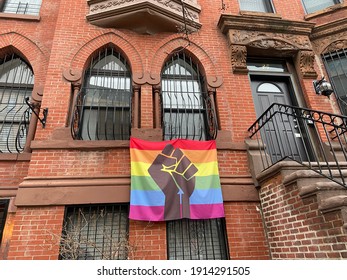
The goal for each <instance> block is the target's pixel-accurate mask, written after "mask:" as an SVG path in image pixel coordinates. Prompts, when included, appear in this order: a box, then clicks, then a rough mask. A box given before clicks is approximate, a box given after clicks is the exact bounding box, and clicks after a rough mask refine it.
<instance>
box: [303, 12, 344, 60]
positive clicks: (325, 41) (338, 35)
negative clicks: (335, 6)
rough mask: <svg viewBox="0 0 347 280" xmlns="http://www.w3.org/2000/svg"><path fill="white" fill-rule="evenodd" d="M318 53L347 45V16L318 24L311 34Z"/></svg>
mask: <svg viewBox="0 0 347 280" xmlns="http://www.w3.org/2000/svg"><path fill="white" fill-rule="evenodd" d="M310 37H311V40H312V45H313V46H314V48H315V50H316V52H317V53H318V54H323V53H326V52H331V51H336V50H340V49H343V48H346V47H347V18H343V19H340V20H337V21H333V22H328V23H326V24H322V25H319V26H316V27H315V28H314V29H313V32H312V35H311V36H310Z"/></svg>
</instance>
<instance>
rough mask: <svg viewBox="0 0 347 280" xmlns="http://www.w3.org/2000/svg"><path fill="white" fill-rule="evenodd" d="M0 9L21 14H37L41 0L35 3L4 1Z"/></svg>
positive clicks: (4, 11)
mask: <svg viewBox="0 0 347 280" xmlns="http://www.w3.org/2000/svg"><path fill="white" fill-rule="evenodd" d="M5 2H6V3H5V5H4V7H3V9H2V12H3V13H10V14H22V15H38V14H39V13H40V8H41V1H36V2H37V3H29V2H28V1H22V2H21V1H5Z"/></svg>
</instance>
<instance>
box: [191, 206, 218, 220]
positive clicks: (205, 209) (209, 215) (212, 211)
mask: <svg viewBox="0 0 347 280" xmlns="http://www.w3.org/2000/svg"><path fill="white" fill-rule="evenodd" d="M222 217H224V206H223V203H218V204H191V205H190V218H191V219H194V220H198V219H214V218H222Z"/></svg>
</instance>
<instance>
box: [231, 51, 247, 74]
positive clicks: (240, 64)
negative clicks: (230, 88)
mask: <svg viewBox="0 0 347 280" xmlns="http://www.w3.org/2000/svg"><path fill="white" fill-rule="evenodd" d="M230 55H231V65H232V68H233V72H234V73H247V72H248V70H247V64H246V60H247V48H246V46H239V45H231V46H230Z"/></svg>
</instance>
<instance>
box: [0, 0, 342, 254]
mask: <svg viewBox="0 0 347 280" xmlns="http://www.w3.org/2000/svg"><path fill="white" fill-rule="evenodd" d="M24 2H25V3H24ZM23 3H24V4H23ZM346 15H347V3H346V2H345V1H343V0H341V1H339V0H334V1H306V0H302V1H301V0H293V1H290V2H288V1H281V0H269V1H265V0H264V1H249V0H245V1H243V0H223V1H216V0H189V1H188V0H186V1H184V2H182V1H179V0H171V1H161V0H155V1H154V0H150V1H144V0H133V1H130V0H129V1H126V0H124V1H111V0H110V1H106V0H75V1H68V0H54V1H53V0H42V1H40V0H35V1H21V4H20V3H19V1H15V0H0V26H1V30H0V98H1V100H0V105H1V108H0V136H1V138H0V141H1V142H0V149H1V153H0V178H1V180H0V241H1V247H0V249H1V250H0V259H1V258H2V259H9V260H19V259H30V260H32V259H58V258H70V259H71V258H82V259H84V258H86V259H98V258H118V259H124V258H129V259H228V258H230V259H258V260H259V259H327V258H333V259H342V258H347V248H346V243H347V232H346V224H347V193H346V190H345V187H346V186H347V184H346V183H345V181H344V175H345V171H344V170H345V168H346V162H347V151H346V135H345V132H346V123H347V121H346V119H345V118H344V117H342V116H340V115H346V113H347V109H346V108H347V107H346V104H347V103H346V92H347V91H346V90H347V79H346V76H347V68H346V67H347V17H346ZM26 77H28V78H26ZM322 77H325V79H326V80H327V81H329V82H330V83H331V84H332V87H333V90H334V93H332V94H331V95H329V97H327V96H325V95H328V94H330V93H331V92H330V91H329V88H328V90H326V89H325V88H323V87H322V84H323V82H322V83H319V82H318V81H321V78H322ZM165 82H167V84H166V83H165ZM179 85H181V86H179ZM184 85H185V86H186V90H185V91H184V90H183V89H182V88H183V87H184ZM313 85H316V86H313ZM196 86H198V90H195V87H196ZM171 87H172V88H171ZM192 88H194V89H192ZM317 92H318V94H317ZM177 94H181V95H180V96H181V97H180V98H178V99H177V97H175V96H177ZM27 97H28V99H27ZM165 98H169V100H166V99H165ZM174 98H176V99H174ZM185 98H186V99H185ZM192 99H194V100H195V99H196V100H198V101H191V100H192ZM105 100H107V102H106V101H105ZM165 100H166V101H165ZM103 102H106V103H103ZM108 102H109V103H108ZM189 102H191V103H189ZM272 103H276V104H277V103H278V104H283V106H282V105H276V106H277V107H278V108H277V109H276V110H277V111H275V113H274V111H271V110H272V109H270V110H269V111H267V112H269V113H268V114H265V115H262V114H263V113H264V112H265V111H266V110H267V109H268V107H270V106H271V104H272ZM110 104H111V105H110ZM172 104H174V105H172ZM187 104H190V105H187ZM29 105H30V106H31V108H30V107H29ZM189 106H190V107H189ZM276 106H275V107H276ZM293 106H294V107H293ZM275 107H272V108H275ZM293 108H298V109H293ZM302 108H309V109H310V110H311V111H310V110H306V109H302ZM110 111H112V112H113V113H112V115H110V113H109V112H110ZM278 115H279V116H280V117H278V118H277V117H276V116H278ZM274 116H275V117H274ZM177 118H179V121H176V120H177ZM258 118H259V119H258ZM271 118H272V119H271ZM284 118H286V119H285V120H284ZM257 119H258V120H259V122H258V123H257V124H256V125H255V126H253V128H252V129H251V130H250V131H249V130H248V129H249V128H250V127H251V126H252V124H253V123H255V122H256V120H257ZM183 123H184V125H185V123H187V125H186V126H185V128H184V129H183V128H182V127H183V126H184V125H183ZM269 123H271V124H272V125H273V124H274V123H276V127H274V126H273V127H272V128H271V127H267V125H268V124H269ZM277 125H279V127H278V126H277ZM262 128H265V130H264V131H261V129H262ZM257 129H259V132H258V130H257ZM280 131H281V132H280ZM252 132H254V133H253V134H254V136H252V137H250V136H251V134H252ZM279 132H280V133H279ZM334 133H335V134H334ZM332 134H333V136H332ZM130 135H131V136H133V137H136V138H140V139H145V140H151V141H161V140H163V139H171V138H175V137H180V138H187V139H197V140H209V139H216V143H217V150H218V165H219V173H220V181H221V185H222V190H223V199H224V210H225V219H216V220H211V221H186V220H184V221H170V222H166V223H165V222H158V223H154V222H143V221H134V220H129V219H128V218H127V214H128V213H127V211H128V204H129V189H130V155H129V137H130ZM256 135H259V136H260V137H265V138H261V140H260V141H259V139H258V140H257V139H256V138H255V136H256ZM264 135H270V136H268V138H266V136H264ZM281 135H282V136H281ZM283 135H285V136H286V137H285V138H281V137H283ZM288 135H289V136H288ZM269 137H270V140H266V139H269ZM289 138H290V139H289ZM286 141H288V143H287V142H286ZM273 142H276V143H277V144H276V145H277V148H274V149H275V150H273V151H271V145H273V144H274V143H273ZM259 143H260V144H259ZM288 147H289V148H288ZM295 149H296V150H295ZM288 150H289V153H288ZM294 150H295V151H294ZM264 152H265V153H267V155H265V161H266V162H269V163H267V164H265V166H262V163H264V157H262V156H263V154H264ZM316 156H317V157H316ZM283 158H287V159H294V161H293V160H283ZM307 162H309V164H308V167H309V168H307V167H304V166H303V165H302V164H306V165H307ZM320 162H321V163H322V164H320ZM317 166H318V168H316V167H317ZM321 166H323V167H321ZM312 169H315V170H316V172H315V171H313V170H312ZM317 170H318V173H319V172H320V174H318V173H317ZM100 228H101V230H100ZM98 229H99V230H98ZM76 239H77V240H76ZM106 251H107V252H106Z"/></svg>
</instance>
